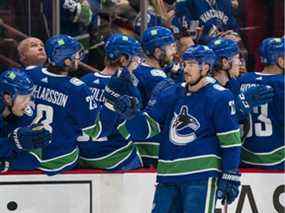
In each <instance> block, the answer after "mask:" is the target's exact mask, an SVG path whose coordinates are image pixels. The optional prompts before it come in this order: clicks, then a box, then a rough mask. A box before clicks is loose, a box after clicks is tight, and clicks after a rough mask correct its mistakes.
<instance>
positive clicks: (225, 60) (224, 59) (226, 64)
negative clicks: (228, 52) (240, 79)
mask: <svg viewBox="0 0 285 213" xmlns="http://www.w3.org/2000/svg"><path fill="white" fill-rule="evenodd" d="M221 67H222V68H223V69H227V68H228V67H229V61H228V60H227V59H226V58H222V59H221Z"/></svg>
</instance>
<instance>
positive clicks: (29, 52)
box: [19, 38, 47, 66]
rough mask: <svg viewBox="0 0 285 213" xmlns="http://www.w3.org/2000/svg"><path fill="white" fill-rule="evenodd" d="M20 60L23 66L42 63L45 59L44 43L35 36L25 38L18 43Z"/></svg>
mask: <svg viewBox="0 0 285 213" xmlns="http://www.w3.org/2000/svg"><path fill="white" fill-rule="evenodd" d="M19 54H20V60H21V62H22V63H23V64H24V65H25V66H32V65H43V64H44V63H45V62H46V60H47V56H46V52H45V49H44V44H43V42H42V41H41V40H39V39H37V38H27V39H26V40H24V41H23V42H22V43H21V44H20V48H19Z"/></svg>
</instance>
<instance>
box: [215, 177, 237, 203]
mask: <svg viewBox="0 0 285 213" xmlns="http://www.w3.org/2000/svg"><path fill="white" fill-rule="evenodd" d="M240 176H241V175H240V173H239V172H238V171H226V172H224V173H223V174H222V176H221V177H220V179H219V182H218V189H217V198H218V199H221V200H222V204H225V203H227V204H231V203H232V202H233V201H234V200H235V199H236V198H237V196H238V194H239V186H240Z"/></svg>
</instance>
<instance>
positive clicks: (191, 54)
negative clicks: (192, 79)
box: [182, 45, 216, 67]
mask: <svg viewBox="0 0 285 213" xmlns="http://www.w3.org/2000/svg"><path fill="white" fill-rule="evenodd" d="M182 60H183V61H188V60H194V61H197V62H198V63H199V64H203V63H205V64H209V65H210V67H212V66H213V65H214V64H215V62H216V55H215V53H214V51H213V50H212V49H210V48H209V47H208V46H205V45H194V46H191V47H190V48H188V49H187V50H186V51H185V52H184V53H183V54H182Z"/></svg>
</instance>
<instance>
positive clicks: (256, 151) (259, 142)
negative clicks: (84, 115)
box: [237, 72, 285, 169]
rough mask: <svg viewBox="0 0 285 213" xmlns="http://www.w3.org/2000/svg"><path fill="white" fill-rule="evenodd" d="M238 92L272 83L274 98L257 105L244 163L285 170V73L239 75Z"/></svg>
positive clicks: (243, 156) (251, 119) (245, 147)
mask: <svg viewBox="0 0 285 213" xmlns="http://www.w3.org/2000/svg"><path fill="white" fill-rule="evenodd" d="M238 81H239V88H238V91H237V92H243V91H244V90H246V89H248V88H250V87H254V86H257V85H270V86H271V87H273V90H274V97H273V100H272V101H271V102H269V103H267V104H263V105H261V106H259V107H254V108H253V111H252V113H251V115H250V130H249V132H248V134H247V136H246V140H245V142H244V144H243V148H242V162H243V164H244V166H247V167H261V168H265V169H266V168H268V169H284V161H285V146H284V75H282V74H280V75H270V74H263V73H257V72H251V73H246V74H244V75H242V76H241V77H240V78H238Z"/></svg>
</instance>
